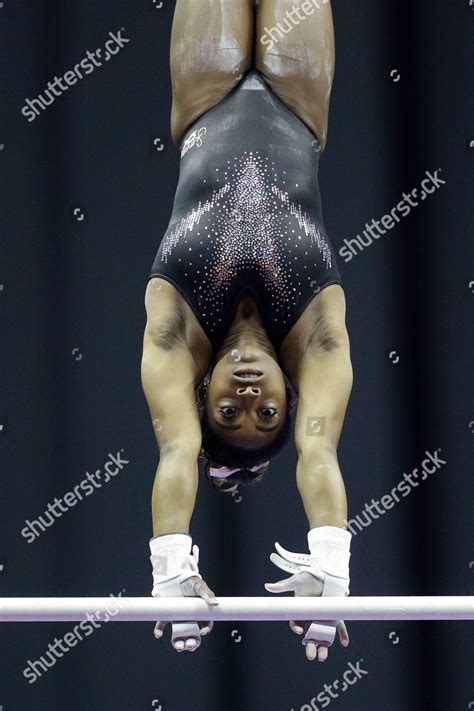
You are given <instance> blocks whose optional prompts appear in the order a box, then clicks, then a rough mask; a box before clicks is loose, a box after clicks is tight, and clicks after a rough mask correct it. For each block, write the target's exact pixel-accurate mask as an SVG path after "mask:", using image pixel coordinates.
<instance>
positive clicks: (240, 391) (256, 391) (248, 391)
mask: <svg viewBox="0 0 474 711" xmlns="http://www.w3.org/2000/svg"><path fill="white" fill-rule="evenodd" d="M237 395H242V396H243V397H250V398H255V397H258V396H259V395H260V388H256V387H255V385H246V386H245V387H242V388H237Z"/></svg>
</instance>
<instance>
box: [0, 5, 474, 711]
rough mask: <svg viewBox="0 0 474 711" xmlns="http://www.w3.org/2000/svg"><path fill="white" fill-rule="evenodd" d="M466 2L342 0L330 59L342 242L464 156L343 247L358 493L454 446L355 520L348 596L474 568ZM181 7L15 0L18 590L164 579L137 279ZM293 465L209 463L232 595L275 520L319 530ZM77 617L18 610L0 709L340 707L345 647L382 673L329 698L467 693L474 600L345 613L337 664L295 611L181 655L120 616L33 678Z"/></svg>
mask: <svg viewBox="0 0 474 711" xmlns="http://www.w3.org/2000/svg"><path fill="white" fill-rule="evenodd" d="M198 1H199V0H196V2H198ZM160 4H162V5H163V6H162V7H161V8H160V7H159V5H160ZM470 4H471V5H472V3H469V2H468V0H458V1H457V2H454V1H453V0H451V1H449V2H446V1H444V2H442V1H441V0H430V2H428V1H427V0H423V1H421V0H419V1H418V2H416V3H405V4H402V5H400V3H398V2H393V1H388V0H387V1H386V2H384V3H380V2H377V1H375V0H365V1H364V2H363V3H362V2H361V3H354V2H349V0H336V1H335V2H334V3H333V8H334V16H335V28H336V42H337V45H336V46H337V67H336V81H335V85H334V90H333V98H332V107H331V116H330V134H329V142H328V146H327V150H326V152H325V155H324V157H323V159H322V162H321V173H320V179H321V190H322V196H323V205H324V216H325V223H326V227H327V229H328V232H329V234H330V236H331V239H332V241H333V244H334V246H335V248H336V250H337V251H339V249H341V248H342V247H343V246H344V239H347V240H350V239H352V238H354V237H355V236H356V235H357V234H361V233H362V230H363V229H364V225H365V223H366V222H370V221H371V220H372V219H373V218H376V219H378V220H380V219H381V217H382V215H386V214H387V215H388V214H390V211H391V210H392V209H393V208H394V207H395V206H396V205H397V203H398V202H399V201H400V200H401V199H402V195H403V193H404V192H405V193H408V192H409V191H411V190H412V189H413V188H415V187H417V186H419V185H420V182H421V180H422V179H423V178H424V177H425V173H426V171H431V173H432V174H434V173H435V171H437V170H438V176H439V177H440V178H442V179H443V180H444V181H445V182H444V184H440V186H439V187H438V188H437V189H436V190H435V191H434V192H433V194H432V195H430V196H429V197H428V198H427V199H426V201H421V202H420V203H419V205H418V206H417V207H414V208H413V209H412V210H411V212H410V214H409V215H407V216H406V217H404V218H403V219H402V220H401V221H400V222H399V223H397V224H396V225H395V226H394V227H393V229H390V230H389V231H388V232H387V234H385V235H384V236H383V237H380V239H376V240H374V243H373V244H372V245H370V246H368V247H366V248H364V249H363V250H362V251H360V252H359V253H357V256H354V257H353V258H352V259H351V261H347V262H345V261H344V259H343V258H342V257H340V259H339V263H340V268H341V271H342V274H343V278H344V282H345V289H346V296H347V303H348V327H349V332H350V335H351V341H352V359H353V366H354V374H355V382H354V389H353V393H352V397H351V401H350V405H349V409H348V413H347V418H346V423H345V428H344V431H343V436H342V439H341V444H340V450H339V452H340V464H341V469H342V471H343V474H344V477H345V482H346V487H347V494H348V500H349V507H350V508H349V512H350V516H351V517H352V518H353V517H355V516H357V514H359V513H361V512H362V510H363V509H364V505H365V502H370V501H371V500H372V498H375V499H380V497H381V496H383V495H384V494H387V493H388V492H390V490H391V489H392V488H393V487H394V486H396V485H397V483H398V482H399V481H400V480H401V479H402V478H403V473H404V472H405V473H409V472H411V471H412V470H413V469H414V468H415V467H417V466H418V467H419V466H420V462H421V461H422V459H423V457H424V456H425V455H424V452H425V451H426V450H428V451H430V452H435V450H439V449H441V453H438V454H439V456H441V457H443V459H444V460H445V461H446V462H447V463H446V464H445V465H443V466H441V467H440V468H439V470H437V472H436V473H434V474H433V475H431V476H429V477H428V478H426V480H424V481H422V482H421V483H420V484H419V486H418V487H416V488H413V490H412V491H411V493H410V495H409V496H406V498H403V499H402V500H401V501H400V503H398V504H397V505H395V506H394V507H393V508H392V509H391V510H387V511H386V512H385V513H384V515H383V516H379V518H378V519H376V520H373V521H372V523H371V525H370V526H367V527H366V528H364V529H363V530H362V531H361V532H359V533H357V535H356V536H354V539H353V544H352V551H353V553H352V561H351V563H352V584H351V593H352V594H353V595H403V594H405V595H423V594H432V595H461V594H469V593H470V592H472V579H473V575H474V561H473V560H472V559H473V558H474V553H473V549H472V504H471V497H472V489H471V488H470V486H469V485H470V483H471V479H472V469H471V470H470V466H471V467H472V463H471V462H472V460H471V456H470V452H471V450H470V446H472V437H473V430H474V422H473V421H472V418H473V417H474V414H473V408H472V405H473V400H472V377H471V368H470V364H471V362H472V331H471V329H470V319H469V316H470V310H471V308H472V299H473V298H474V295H473V294H474V281H473V279H474V271H473V263H472V251H471V244H472V222H471V223H470V222H469V207H470V203H472V182H471V176H472V173H471V165H472V163H471V161H472V155H473V153H474V140H473V139H474V132H473V128H472V113H471V112H472V103H470V97H471V96H472V93H471V89H472V84H471V83H470V81H469V79H470V73H469V69H470V68H471V66H472V54H471V53H470V52H469V43H468V36H470V34H469V33H470V32H471V31H472V22H473V11H472V9H470V7H469V6H470ZM173 10H174V2H172V0H164V2H163V3H159V2H153V1H152V0H150V2H149V3H147V2H146V0H139V2H134V3H130V2H124V0H116V2H114V3H106V2H98V3H92V2H91V3H78V2H71V1H70V0H63V2H59V1H56V2H53V1H48V2H43V3H38V2H30V3H28V2H25V1H23V0H17V1H16V2H11V0H4V2H3V3H0V31H1V33H2V48H3V53H2V62H1V72H2V82H4V84H3V88H2V108H1V111H2V124H1V131H0V145H1V150H0V165H1V170H2V176H3V179H2V213H1V227H2V261H1V268H0V284H1V289H0V309H1V323H2V329H1V331H2V341H3V343H4V345H3V346H2V362H1V370H0V373H1V375H0V377H1V402H0V416H1V422H0V425H1V427H0V441H1V443H2V447H1V449H0V455H1V470H2V471H1V476H2V484H1V496H0V516H1V537H0V594H1V595H5V596H46V595H51V596H56V595H57V596H89V595H109V594H113V595H118V594H119V593H120V592H121V591H124V594H125V595H132V596H138V595H148V594H149V592H150V589H151V567H150V563H149V560H148V555H149V550H148V539H149V537H150V535H151V521H150V493H151V486H152V481H153V476H154V473H155V469H156V464H157V451H156V445H155V440H154V435H153V431H152V427H151V424H150V422H149V414H148V410H147V407H146V402H145V399H144V396H143V394H142V391H141V385H140V374H139V366H140V358H141V345H142V333H143V327H144V323H145V311H144V305H143V295H144V289H145V285H146V277H147V275H148V272H149V268H150V266H151V263H152V261H153V258H154V255H155V252H156V250H157V247H158V243H159V240H160V239H161V236H162V234H163V232H164V230H165V228H166V225H167V222H168V219H169V216H170V210H171V205H172V201H173V195H174V188H175V185H176V180H177V171H178V156H177V151H176V149H175V148H174V146H173V144H172V142H171V139H170V132H169V113H170V77H169V37H170V30H171V21H172V15H173ZM121 28H123V30H122V37H124V38H127V39H129V40H130V41H129V42H128V43H126V44H125V46H123V48H122V49H121V50H120V51H119V52H118V53H117V54H116V55H114V56H113V57H111V58H110V61H109V62H108V63H106V62H103V65H102V66H101V67H97V68H94V71H93V72H91V73H90V74H88V75H85V76H84V77H83V78H82V79H81V80H80V81H78V82H77V83H76V85H71V86H70V87H69V88H68V89H67V91H65V92H64V93H63V94H62V95H61V96H58V97H57V98H55V100H54V102H53V103H52V104H51V105H50V106H48V107H47V108H46V109H45V110H44V111H38V113H39V115H38V116H36V117H35V119H34V120H33V121H28V119H27V116H26V115H25V114H22V108H23V107H24V106H25V101H26V99H30V101H31V100H32V99H33V98H34V97H37V96H38V95H39V94H40V93H42V92H43V91H44V89H45V88H46V86H47V82H48V81H52V80H54V77H55V76H63V75H64V73H65V72H66V71H68V70H71V69H72V68H73V67H74V65H75V64H76V63H78V62H80V61H81V60H82V59H83V58H84V57H85V55H86V52H87V50H94V49H95V48H96V47H103V46H104V44H105V42H106V40H107V39H108V35H109V32H112V33H117V31H118V30H120V29H121ZM470 109H471V111H470ZM25 113H26V112H25ZM118 452H121V456H122V458H124V459H126V460H127V461H128V463H127V464H126V465H123V466H122V469H121V470H120V471H119V473H118V474H116V475H115V476H113V478H110V480H109V481H108V482H107V483H105V482H104V483H103V485H102V486H101V487H100V488H99V487H98V486H97V487H95V488H94V490H93V493H91V494H90V495H89V494H88V495H87V496H86V495H85V494H84V492H85V491H86V487H85V486H84V485H83V488H82V489H81V490H80V491H82V492H83V500H82V501H79V502H78V503H77V505H75V506H72V504H71V506H70V508H66V512H64V513H62V515H59V516H58V518H57V520H55V523H54V525H51V526H50V527H49V528H46V529H45V531H44V532H40V535H37V536H36V538H35V539H34V541H32V542H31V543H29V542H28V540H31V536H30V537H29V538H28V539H27V538H26V537H25V535H22V534H21V531H22V529H23V528H24V527H25V526H26V523H25V522H26V520H29V521H30V522H32V521H33V520H34V519H38V517H39V516H40V515H41V514H43V512H44V511H45V509H46V507H47V505H48V502H53V501H54V499H55V497H58V498H59V497H63V496H64V494H65V493H66V492H67V491H71V490H73V488H74V487H75V486H77V485H78V484H79V482H81V480H83V479H84V477H85V476H86V473H87V472H89V473H90V474H91V473H93V472H95V471H96V470H97V469H102V471H104V469H103V467H104V464H105V462H106V460H107V459H108V458H109V456H110V454H109V453H111V454H112V455H114V456H116V455H117V453H118ZM294 472H295V453H294V448H293V447H291V448H289V449H288V450H287V451H286V452H285V453H284V454H283V455H282V456H281V457H280V458H279V459H278V461H277V463H276V465H275V466H274V467H273V469H272V471H271V472H269V473H268V474H267V475H266V477H265V480H264V483H263V485H262V486H260V487H258V488H255V489H253V490H252V491H250V490H243V491H242V492H241V496H235V497H233V498H232V497H229V498H228V499H226V498H224V497H220V496H219V495H217V494H215V493H214V492H213V491H212V490H211V488H210V487H209V486H208V485H207V483H206V482H205V481H204V480H202V482H201V484H200V488H199V493H198V500H197V505H196V509H195V513H194V516H193V520H192V523H191V534H192V535H193V539H194V541H195V542H196V543H198V545H199V546H200V549H201V560H200V569H201V571H202V572H203V574H204V577H205V579H206V580H207V581H208V582H209V584H210V585H211V587H212V588H213V589H214V590H215V591H216V594H217V595H267V594H268V593H266V591H265V589H264V588H263V583H264V582H266V581H271V580H277V579H279V578H280V571H278V570H277V569H276V568H275V567H274V566H273V565H272V564H271V562H270V560H269V553H270V552H271V551H272V549H273V544H274V541H276V540H278V541H280V542H281V543H282V544H283V545H284V546H286V547H288V548H290V549H292V550H306V532H307V528H308V526H307V520H306V517H305V515H304V512H303V507H302V504H301V500H300V499H299V496H298V493H297V491H296V485H295V473H294ZM89 481H90V480H89ZM96 481H97V480H96ZM56 510H57V509H56ZM356 531H357V529H356ZM281 577H283V576H281ZM73 626H74V624H73V623H63V624H9V625H3V626H2V629H1V633H0V653H1V666H0V669H1V671H0V675H1V683H0V708H1V709H2V711H13V710H15V711H17V710H18V709H21V711H23V710H25V711H26V709H35V710H36V709H37V710H38V711H42V710H46V709H48V710H49V709H80V710H81V711H82V710H83V709H87V710H89V709H91V710H94V711H95V710H96V709H97V710H102V709H110V710H112V709H120V710H122V709H127V710H128V709H134V710H135V709H136V710H139V709H144V710H145V709H152V708H154V709H160V707H161V709H163V711H174V710H175V709H176V710H178V711H187V710H188V709H199V710H204V709H206V710H207V709H216V710H217V709H219V711H220V710H221V709H229V710H232V711H233V710H234V709H257V710H259V711H260V709H270V708H271V709H275V710H276V711H286V710H289V709H292V708H293V709H295V711H297V710H299V709H301V711H306V710H307V709H311V708H325V707H326V705H328V702H326V701H322V697H321V696H320V697H319V700H316V697H317V694H318V693H319V692H322V691H323V690H324V684H325V683H326V684H329V683H331V682H333V681H334V680H335V679H341V675H342V674H343V672H344V671H345V670H346V668H347V664H348V663H349V662H352V663H353V664H354V665H355V666H356V664H357V662H359V663H360V666H361V668H363V669H364V670H365V671H367V672H368V673H367V674H364V675H362V678H361V679H360V681H357V683H355V684H354V685H353V686H351V687H349V688H348V689H347V691H345V692H344V693H340V694H339V696H337V697H336V696H335V693H334V692H333V694H334V695H333V698H332V699H330V703H331V704H332V705H333V706H334V708H339V709H366V708H368V707H372V708H377V709H380V708H383V709H385V710H386V711H395V710H398V709H404V710H405V711H412V710H415V709H422V708H427V709H430V710H432V711H438V709H443V710H444V709H448V710H449V711H451V709H452V710H453V711H454V709H467V708H469V707H470V705H471V704H470V702H471V700H472V699H474V690H473V688H472V685H470V684H471V675H472V674H470V673H469V669H470V668H471V672H472V652H473V647H472V638H471V637H470V636H469V635H468V628H467V623H465V622H452V623H448V622H433V623H429V622H425V623H408V622H405V623H400V622H393V623H390V622H387V623H380V622H372V623H348V628H349V632H350V634H351V638H352V639H351V644H350V646H349V647H348V649H343V648H342V647H340V646H339V645H335V646H334V647H333V649H332V650H331V652H330V658H329V660H328V661H327V662H326V663H325V664H319V663H317V662H314V663H310V662H308V661H307V660H306V659H305V656H304V650H303V647H302V645H301V639H300V638H298V637H296V636H295V635H293V634H292V633H291V631H290V629H289V627H288V625H287V624H286V623H264V624H263V623H262V624H251V623H245V624H235V623H220V624H218V625H216V626H215V628H214V631H213V632H212V634H211V635H210V636H209V637H207V638H204V640H203V643H202V645H201V647H200V649H199V650H198V651H197V652H196V653H194V654H188V653H185V654H180V655H179V654H177V653H176V652H175V651H174V650H173V649H172V648H171V645H170V642H169V630H167V633H166V636H165V639H164V640H161V641H160V642H158V641H156V640H155V639H154V638H153V635H152V630H153V625H152V624H147V623H137V624H131V623H130V624H108V625H104V624H103V625H102V627H101V629H96V630H94V631H93V634H90V635H89V636H87V638H86V637H85V638H84V639H83V640H82V641H80V642H78V644H77V646H75V647H74V648H71V649H70V650H69V652H67V654H64V656H63V657H62V658H61V659H58V660H57V662H56V664H55V665H54V666H53V667H52V668H51V669H50V670H49V671H47V672H45V673H43V674H42V676H41V677H38V678H37V680H36V681H35V682H34V683H29V682H28V679H27V678H25V676H24V675H23V671H24V669H25V668H26V666H27V662H28V660H30V661H32V662H33V661H34V660H36V659H39V658H40V657H41V655H44V654H45V652H46V650H47V648H48V643H52V642H53V641H54V639H55V638H56V639H59V638H62V637H63V636H64V635H65V634H66V633H67V632H69V631H71V630H72V628H73ZM234 630H236V631H234ZM361 660H363V661H361ZM30 679H31V676H30ZM327 698H330V695H328V696H327ZM311 699H313V702H312V704H311ZM320 702H321V703H320Z"/></svg>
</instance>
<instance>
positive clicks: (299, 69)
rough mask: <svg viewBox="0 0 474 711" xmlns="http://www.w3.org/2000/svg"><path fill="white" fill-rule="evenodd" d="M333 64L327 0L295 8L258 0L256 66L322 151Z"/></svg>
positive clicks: (288, 0)
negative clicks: (304, 125)
mask: <svg viewBox="0 0 474 711" xmlns="http://www.w3.org/2000/svg"><path fill="white" fill-rule="evenodd" d="M303 8H305V11H303ZM334 63H335V49H334V26H333V18H332V11H331V4H330V2H329V0H306V2H302V3H297V4H295V2H294V0H261V2H260V4H259V6H258V9H257V12H256V21H255V67H256V69H258V70H259V71H260V72H261V73H262V74H263V76H264V77H265V79H266V80H267V82H268V84H269V85H270V86H271V88H272V90H273V91H274V92H275V93H276V94H277V96H279V98H280V99H281V100H282V101H283V102H284V103H285V104H286V105H287V106H288V107H289V108H290V109H291V110H292V111H293V112H294V113H295V114H296V115H297V116H298V117H299V118H300V119H301V120H302V121H304V123H305V124H306V125H307V126H308V127H309V128H310V130H311V131H312V132H313V133H314V134H315V136H316V137H317V139H318V140H319V143H320V144H321V147H322V148H324V146H325V144H326V140H327V126H328V113H329V102H330V96H331V87H332V81H333V76H334Z"/></svg>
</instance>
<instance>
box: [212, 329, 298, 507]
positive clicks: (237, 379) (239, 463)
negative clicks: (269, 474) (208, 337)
mask: <svg viewBox="0 0 474 711" xmlns="http://www.w3.org/2000/svg"><path fill="white" fill-rule="evenodd" d="M293 404H294V403H293V396H292V390H291V387H290V386H289V385H288V384H287V382H286V381H285V377H284V375H283V372H282V370H281V368H280V366H279V364H278V362H277V359H276V355H275V352H274V351H273V349H270V350H269V349H265V348H260V347H258V345H256V344H255V343H252V344H251V346H245V347H242V344H239V348H226V349H223V350H221V351H219V352H218V354H217V356H216V359H215V361H214V363H213V366H212V368H211V370H210V377H208V378H206V379H205V380H204V381H203V384H202V385H201V387H200V389H199V398H198V405H199V414H200V420H201V430H202V450H201V455H202V457H203V459H204V461H205V467H204V470H205V474H206V476H207V478H208V479H209V481H210V482H211V483H212V484H213V486H214V487H215V488H216V489H218V490H219V491H222V492H227V493H232V491H235V489H236V488H237V486H238V485H239V484H255V483H257V482H258V481H260V480H261V478H262V476H263V474H264V473H265V471H266V470H267V469H268V466H269V463H270V462H271V460H272V459H273V458H274V457H275V456H276V455H277V454H278V452H279V451H280V450H281V449H282V448H283V447H284V445H285V444H286V443H287V442H288V441H289V439H290V435H291V430H292V417H291V410H292V407H293ZM230 469H232V470H236V471H233V472H232V473H231V474H229V470H230ZM219 470H220V471H219ZM220 473H222V476H219V474H220Z"/></svg>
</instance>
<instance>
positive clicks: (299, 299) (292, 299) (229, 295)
mask: <svg viewBox="0 0 474 711" xmlns="http://www.w3.org/2000/svg"><path fill="white" fill-rule="evenodd" d="M180 151H181V162H180V171H179V182H178V187H177V191H176V195H175V200H174V204H173V213H172V216H171V220H170V223H169V226H168V229H167V231H166V233H165V235H164V237H163V240H162V242H161V244H160V247H159V250H158V253H157V255H156V257H155V261H154V263H153V267H152V270H151V273H150V275H149V277H148V278H149V279H151V278H152V277H153V276H159V277H162V278H164V279H166V280H168V281H169V282H171V284H173V286H174V287H175V288H176V289H177V290H178V291H179V292H180V294H181V295H182V296H183V298H184V299H185V300H186V302H187V303H188V304H189V306H190V307H191V309H192V310H193V313H194V314H195V316H196V318H197V320H198V321H199V323H200V324H201V326H202V328H203V330H204V332H205V333H206V335H207V337H208V338H209V340H210V342H211V345H212V346H213V349H214V350H216V349H217V348H218V347H219V346H220V344H221V343H222V341H223V340H224V338H225V336H226V335H227V333H228V330H229V326H230V324H231V323H232V321H233V319H234V316H235V312H236V309H237V306H238V304H239V303H240V301H241V300H242V298H243V296H245V295H249V296H251V297H252V298H253V299H254V301H255V303H256V304H257V308H258V311H259V314H260V317H261V319H262V322H263V325H264V327H265V330H266V332H267V335H268V337H269V339H270V341H271V342H272V343H273V345H274V346H275V348H278V347H279V346H280V344H281V342H282V341H283V339H284V337H285V336H286V334H287V333H288V331H289V330H290V328H291V327H292V326H293V324H294V323H295V322H296V321H297V319H298V317H299V316H300V315H301V314H302V312H303V311H304V309H305V308H306V306H307V305H308V303H309V302H310V300H311V299H312V298H313V297H314V296H315V294H317V293H319V292H320V291H321V289H322V288H323V287H325V286H328V285H329V284H342V280H341V276H340V274H339V270H338V267H337V263H336V259H335V254H334V251H333V249H332V247H331V244H330V242H329V240H328V237H327V235H326V231H325V228H324V224H323V219H322V211H321V199H320V193H319V187H318V164H319V155H320V152H321V149H320V145H319V143H318V141H317V139H316V138H315V136H314V135H313V133H312V132H311V131H310V130H309V128H308V127H307V126H306V124H304V123H303V122H302V121H301V120H300V119H299V118H298V117H297V116H296V115H295V114H294V113H293V112H292V111H291V110H290V109H289V108H288V107H287V106H286V105H285V104H284V103H283V102H282V101H281V100H280V99H279V98H278V96H277V95H276V94H275V93H274V92H273V91H272V90H271V89H270V87H269V86H268V85H267V83H266V82H265V80H264V78H263V76H262V75H261V74H260V73H259V72H258V71H257V70H256V69H251V70H250V71H249V72H248V73H247V74H246V75H245V76H244V78H243V79H242V80H241V81H240V82H239V84H238V85H237V86H236V87H235V88H234V89H233V90H232V91H231V92H230V93H229V94H228V95H227V96H226V97H225V98H224V99H223V100H222V101H221V102H220V103H219V104H218V105H217V106H215V107H214V108H212V109H211V110H210V111H208V112H207V113H205V114H204V115H203V116H201V117H200V118H199V119H197V121H195V122H194V123H193V124H192V125H191V126H190V127H189V128H188V129H187V131H186V133H185V134H184V136H183V140H182V142H181V146H180Z"/></svg>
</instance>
